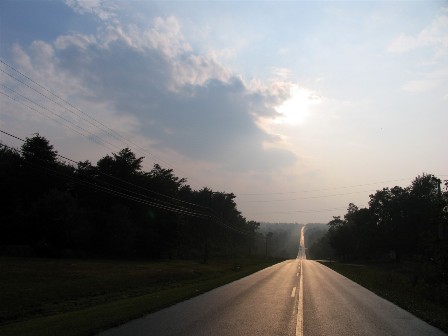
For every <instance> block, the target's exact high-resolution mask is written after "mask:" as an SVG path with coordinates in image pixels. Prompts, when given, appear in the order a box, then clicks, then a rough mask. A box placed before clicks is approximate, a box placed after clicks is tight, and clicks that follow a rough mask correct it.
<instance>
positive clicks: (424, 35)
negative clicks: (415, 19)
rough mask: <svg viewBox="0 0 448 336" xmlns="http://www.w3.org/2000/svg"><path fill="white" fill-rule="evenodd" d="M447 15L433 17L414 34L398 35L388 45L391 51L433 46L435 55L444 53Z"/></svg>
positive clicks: (447, 29)
mask: <svg viewBox="0 0 448 336" xmlns="http://www.w3.org/2000/svg"><path fill="white" fill-rule="evenodd" d="M447 32H448V15H447V13H446V11H445V12H444V14H442V15H440V16H438V17H437V18H436V19H434V20H433V21H432V22H431V24H430V25H429V26H428V27H426V28H424V29H423V30H422V31H420V33H418V34H417V35H415V36H410V35H404V34H402V35H400V36H398V37H397V38H396V39H395V40H394V41H392V42H391V44H390V45H389V48H388V51H389V52H391V53H406V52H409V51H412V50H415V49H417V48H423V47H434V48H435V49H436V56H442V55H446V52H447V50H448V33H447Z"/></svg>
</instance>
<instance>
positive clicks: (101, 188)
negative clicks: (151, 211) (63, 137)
mask: <svg viewBox="0 0 448 336" xmlns="http://www.w3.org/2000/svg"><path fill="white" fill-rule="evenodd" d="M0 146H3V147H6V148H9V149H10V150H13V151H16V152H17V153H19V152H20V150H18V149H16V148H13V147H10V146H8V145H5V144H0ZM41 161H43V160H41ZM43 162H45V161H43ZM24 163H25V164H28V165H30V166H34V167H35V168H36V167H37V168H39V169H43V170H46V171H47V172H49V173H50V174H52V175H56V176H61V177H64V178H66V179H68V180H72V181H74V182H77V183H80V184H83V185H86V186H89V187H91V188H93V189H96V190H99V191H103V192H106V193H109V194H112V195H115V196H119V197H121V198H124V199H128V200H130V201H134V202H138V203H142V204H146V205H150V206H154V207H157V208H160V209H162V210H167V211H171V212H177V213H180V214H184V215H189V216H193V217H210V215H209V214H205V213H200V212H195V211H193V210H191V211H187V210H183V209H180V208H178V207H176V206H175V205H172V206H167V205H165V204H160V203H157V202H153V201H149V200H147V199H142V198H139V197H134V196H132V195H129V194H125V193H123V192H120V191H117V190H114V189H111V188H107V187H104V186H100V185H98V184H96V183H91V182H88V181H85V180H83V179H80V178H78V177H73V176H69V175H67V174H64V173H61V172H59V171H57V170H54V169H52V168H50V167H46V166H42V165H39V164H36V163H31V162H28V161H25V162H24Z"/></svg>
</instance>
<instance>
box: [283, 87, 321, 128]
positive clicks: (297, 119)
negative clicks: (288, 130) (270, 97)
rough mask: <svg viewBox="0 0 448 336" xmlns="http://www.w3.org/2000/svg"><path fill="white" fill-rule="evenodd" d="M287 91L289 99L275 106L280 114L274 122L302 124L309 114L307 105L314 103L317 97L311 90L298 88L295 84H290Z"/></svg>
mask: <svg viewBox="0 0 448 336" xmlns="http://www.w3.org/2000/svg"><path fill="white" fill-rule="evenodd" d="M289 92H290V97H289V99H288V100H286V101H284V102H283V104H281V105H279V106H277V107H276V111H277V112H278V113H280V114H281V115H282V116H281V117H280V118H278V119H277V120H276V123H278V124H288V125H297V124H303V123H304V122H305V120H306V118H307V116H308V114H309V106H310V105H311V104H316V103H317V102H318V98H317V99H316V98H314V97H313V94H312V93H311V91H309V90H307V89H303V88H300V87H298V86H297V85H294V86H292V87H291V89H290V91H289Z"/></svg>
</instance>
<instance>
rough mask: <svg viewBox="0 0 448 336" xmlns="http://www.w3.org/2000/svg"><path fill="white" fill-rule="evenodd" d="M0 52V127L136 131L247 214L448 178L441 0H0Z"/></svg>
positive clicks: (447, 57)
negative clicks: (424, 177) (422, 177)
mask: <svg viewBox="0 0 448 336" xmlns="http://www.w3.org/2000/svg"><path fill="white" fill-rule="evenodd" d="M0 60H1V63H0V108H1V109H0V129H1V130H3V131H6V132H9V133H11V134H13V135H16V136H18V137H20V138H25V137H30V136H32V135H33V134H34V133H36V132H39V133H40V134H41V135H43V136H45V137H46V138H47V139H49V141H50V142H51V144H52V145H53V146H54V147H55V149H56V150H58V152H59V154H61V155H64V156H66V157H69V158H71V159H74V160H77V161H84V160H87V159H88V160H90V161H92V162H93V163H96V162H97V161H98V160H99V159H100V158H101V157H103V156H105V155H106V154H110V153H112V152H113V153H116V152H118V151H119V150H120V149H122V148H124V147H130V148H131V149H132V150H133V151H134V152H135V153H136V154H137V155H138V156H144V157H145V160H144V167H143V168H144V169H145V170H147V171H149V170H150V169H151V168H152V166H153V164H154V163H158V164H160V165H161V166H163V167H164V168H169V169H173V170H174V172H175V174H176V175H177V176H179V177H184V178H186V179H187V180H188V183H189V184H190V185H191V186H192V188H194V189H201V188H202V187H205V186H206V187H210V188H212V189H213V190H215V191H223V192H232V193H234V194H235V195H236V199H235V200H236V202H237V205H238V209H239V210H240V211H241V212H242V214H243V216H244V217H246V218H247V219H248V220H256V221H262V222H297V223H327V222H328V221H330V220H331V219H332V217H333V216H343V215H344V214H345V212H346V211H345V210H346V209H347V206H348V204H349V203H354V204H356V205H357V206H359V207H364V206H367V205H368V201H369V195H370V194H372V193H374V192H375V191H376V190H378V189H382V188H383V187H393V186H395V185H399V186H403V187H405V186H408V185H410V183H411V181H412V180H413V179H414V178H415V177H416V176H418V175H421V174H423V173H429V174H435V175H436V176H438V177H440V178H442V179H448V156H447V155H446V145H447V144H448V130H447V125H448V2H447V1H133V0H132V1H101V0H67V1H62V0H61V1H44V0H14V1H10V0H2V1H1V2H0ZM39 92H41V93H39ZM42 93H43V94H42ZM0 141H1V142H2V143H4V144H6V145H9V146H15V147H19V146H20V145H21V142H20V141H18V140H16V139H14V138H11V137H9V136H7V135H5V134H1V136H0Z"/></svg>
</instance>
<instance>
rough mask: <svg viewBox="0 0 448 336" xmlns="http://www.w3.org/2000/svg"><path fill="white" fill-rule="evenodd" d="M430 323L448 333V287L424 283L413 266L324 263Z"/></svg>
mask: <svg viewBox="0 0 448 336" xmlns="http://www.w3.org/2000/svg"><path fill="white" fill-rule="evenodd" d="M323 264H324V265H326V266H328V267H330V268H331V269H333V270H334V271H336V272H338V273H340V274H342V275H344V276H345V277H347V278H349V279H351V280H353V281H354V282H356V283H358V284H360V285H361V286H363V287H365V288H367V289H369V290H371V291H372V292H374V293H376V294H377V295H379V296H381V297H383V298H385V299H386V300H389V301H391V302H393V303H395V304H396V305H398V306H400V307H401V308H403V309H405V310H407V311H409V312H411V313H412V314H414V315H415V316H417V317H419V318H421V319H422V320H424V321H426V322H428V323H429V324H431V325H433V326H435V327H437V328H439V329H441V330H443V331H445V332H448V306H447V305H446V303H444V301H443V298H442V297H443V295H442V292H445V293H446V291H447V284H443V283H442V284H440V283H439V284H436V283H434V284H431V285H428V284H427V283H424V282H422V281H421V280H419V278H418V277H416V274H418V273H417V272H416V270H414V269H412V267H413V266H409V265H401V266H397V265H391V264H386V265H385V264H356V265H354V264H343V263H337V262H336V263H334V262H333V263H331V264H330V263H323Z"/></svg>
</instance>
